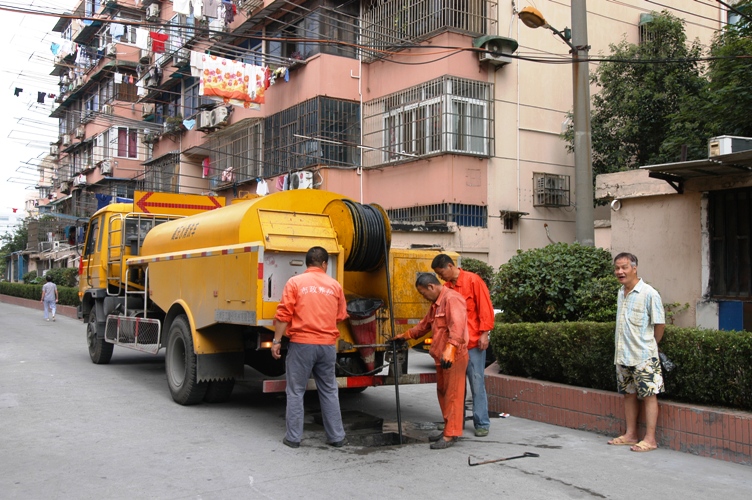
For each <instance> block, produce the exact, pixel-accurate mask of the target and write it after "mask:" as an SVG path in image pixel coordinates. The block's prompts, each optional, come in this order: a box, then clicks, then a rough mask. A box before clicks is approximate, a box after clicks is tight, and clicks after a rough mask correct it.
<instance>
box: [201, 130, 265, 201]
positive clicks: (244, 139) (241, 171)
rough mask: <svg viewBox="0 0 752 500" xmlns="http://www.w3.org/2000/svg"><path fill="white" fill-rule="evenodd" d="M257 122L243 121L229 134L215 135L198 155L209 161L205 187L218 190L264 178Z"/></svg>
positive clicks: (219, 133)
mask: <svg viewBox="0 0 752 500" xmlns="http://www.w3.org/2000/svg"><path fill="white" fill-rule="evenodd" d="M261 129H262V121H261V120H260V119H249V120H244V121H242V122H240V123H238V124H236V125H234V126H233V127H232V130H228V131H223V132H217V133H215V134H213V135H212V137H211V139H209V140H208V141H206V142H205V143H204V144H203V145H202V147H201V149H200V150H199V151H201V152H205V153H206V156H208V157H209V159H210V161H209V172H208V177H209V187H210V188H211V189H218V188H220V187H221V186H223V185H227V184H230V183H234V182H245V181H249V180H252V179H255V178H257V177H263V176H264V175H265V172H264V166H263V163H262V161H261Z"/></svg>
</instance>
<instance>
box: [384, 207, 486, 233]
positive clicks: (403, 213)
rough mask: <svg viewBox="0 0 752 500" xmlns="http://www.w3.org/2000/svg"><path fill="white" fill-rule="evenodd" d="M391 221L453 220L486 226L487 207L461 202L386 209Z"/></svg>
mask: <svg viewBox="0 0 752 500" xmlns="http://www.w3.org/2000/svg"><path fill="white" fill-rule="evenodd" d="M386 213H387V215H388V216H389V219H390V220H391V221H393V222H399V221H404V222H454V223H456V224H457V225H458V226H464V227H487V226H488V207H487V206H485V205H466V204H463V203H437V204H435V205H422V206H418V207H408V208H393V209H390V210H387V211H386Z"/></svg>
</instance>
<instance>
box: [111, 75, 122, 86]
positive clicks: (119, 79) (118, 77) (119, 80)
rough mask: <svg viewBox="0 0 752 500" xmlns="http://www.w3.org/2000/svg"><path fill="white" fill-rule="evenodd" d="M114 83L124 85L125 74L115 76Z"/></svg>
mask: <svg viewBox="0 0 752 500" xmlns="http://www.w3.org/2000/svg"><path fill="white" fill-rule="evenodd" d="M112 81H113V82H115V83H118V84H120V83H123V74H122V73H115V74H113V75H112Z"/></svg>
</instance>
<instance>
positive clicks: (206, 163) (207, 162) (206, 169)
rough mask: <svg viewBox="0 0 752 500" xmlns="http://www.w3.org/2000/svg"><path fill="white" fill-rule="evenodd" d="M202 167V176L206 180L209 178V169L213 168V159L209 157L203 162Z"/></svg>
mask: <svg viewBox="0 0 752 500" xmlns="http://www.w3.org/2000/svg"><path fill="white" fill-rule="evenodd" d="M201 166H202V167H203V172H202V176H203V177H204V179H206V178H207V177H209V167H210V166H211V159H210V158H209V157H208V156H207V157H206V158H204V161H202V162H201Z"/></svg>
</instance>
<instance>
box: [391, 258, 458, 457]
mask: <svg viewBox="0 0 752 500" xmlns="http://www.w3.org/2000/svg"><path fill="white" fill-rule="evenodd" d="M415 288H417V290H418V293H420V294H421V295H422V296H423V298H424V299H426V300H428V301H429V302H431V307H430V309H429V310H428V313H427V314H426V315H425V317H424V318H423V319H422V320H420V323H418V324H417V325H415V326H414V327H412V328H410V329H409V330H407V331H406V332H405V333H403V334H401V335H397V336H396V337H394V339H395V340H409V339H417V338H419V337H422V336H423V335H425V334H426V333H428V332H429V331H433V342H432V343H431V349H430V350H429V351H428V354H430V355H431V357H433V359H434V361H435V363H436V393H437V395H438V397H439V407H440V408H441V414H442V416H443V418H444V432H443V433H442V434H438V435H436V436H431V438H429V439H430V440H431V441H432V443H431V449H432V450H443V449H446V448H449V447H450V446H452V445H453V444H454V443H455V442H456V441H457V439H458V438H459V437H460V436H461V435H462V426H463V424H464V421H465V372H466V371H467V362H468V355H467V309H466V306H465V299H463V298H462V295H460V294H459V293H457V292H455V291H454V290H452V289H450V288H448V287H445V286H441V283H439V279H438V278H437V277H436V276H435V275H434V274H433V273H422V274H420V275H419V276H418V279H417V280H416V282H415Z"/></svg>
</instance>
